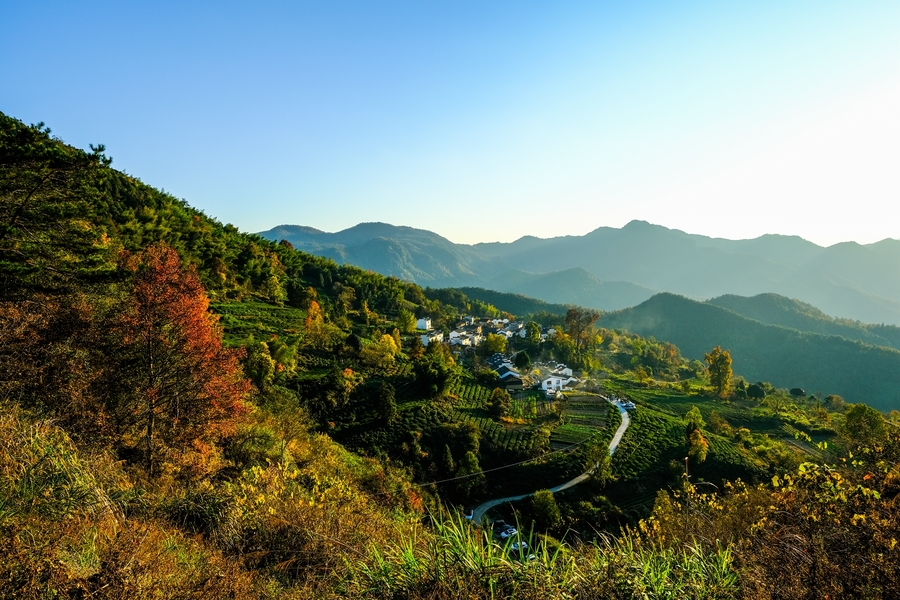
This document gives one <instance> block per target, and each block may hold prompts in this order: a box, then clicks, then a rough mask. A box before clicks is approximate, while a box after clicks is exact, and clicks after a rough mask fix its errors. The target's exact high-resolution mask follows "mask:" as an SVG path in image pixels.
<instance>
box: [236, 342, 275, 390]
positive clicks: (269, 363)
mask: <svg viewBox="0 0 900 600" xmlns="http://www.w3.org/2000/svg"><path fill="white" fill-rule="evenodd" d="M247 354H248V355H247V360H246V361H245V362H244V370H245V372H246V374H247V376H248V377H250V379H251V380H252V381H253V383H254V384H256V387H257V388H259V389H260V390H265V389H266V388H267V387H269V386H270V385H272V383H273V382H274V381H275V359H274V358H272V354H271V353H270V352H269V346H267V345H266V343H265V342H259V343H258V344H255V345H253V346H251V347H250V350H249V351H248V353H247Z"/></svg>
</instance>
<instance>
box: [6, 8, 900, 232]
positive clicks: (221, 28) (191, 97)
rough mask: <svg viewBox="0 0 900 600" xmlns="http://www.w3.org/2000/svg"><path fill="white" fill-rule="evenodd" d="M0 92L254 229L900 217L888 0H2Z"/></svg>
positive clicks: (792, 226) (499, 227)
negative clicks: (445, 0) (378, 224)
mask: <svg viewBox="0 0 900 600" xmlns="http://www.w3.org/2000/svg"><path fill="white" fill-rule="evenodd" d="M0 23H2V25H0V32H2V34H0V111H3V112H5V113H7V114H9V115H12V116H15V117H17V118H19V119H21V120H23V121H26V122H29V123H31V122H37V121H44V122H46V123H47V124H48V125H49V126H50V127H51V128H52V129H53V132H54V134H56V135H58V136H59V137H61V138H62V139H63V140H65V141H66V142H69V143H71V144H74V145H77V146H81V147H87V145H88V144H89V143H98V142H100V143H104V144H106V146H107V150H108V152H109V154H110V155H111V156H112V157H113V158H114V166H116V167H118V168H119V169H122V170H124V171H127V172H128V173H130V174H132V175H134V176H137V177H139V178H140V179H142V180H143V181H145V182H146V183H149V184H151V185H154V186H156V187H160V188H164V189H165V190H167V191H169V192H170V193H172V194H174V195H176V196H178V197H181V198H185V199H186V200H187V201H188V202H190V203H191V204H192V205H193V206H196V207H198V208H200V209H202V210H204V211H205V212H206V213H207V214H210V215H212V216H215V217H216V218H218V219H219V220H221V221H223V222H231V223H234V224H235V225H237V226H238V227H240V228H241V229H242V230H245V231H260V230H263V229H268V228H270V227H272V226H275V225H278V224H282V223H296V224H303V225H309V226H313V227H317V228H320V229H324V230H327V231H337V230H339V229H343V228H346V227H349V226H352V225H354V224H356V223H358V222H361V221H385V222H389V223H394V224H397V225H410V226H413V227H420V228H425V229H430V230H433V231H436V232H438V233H440V234H442V235H444V236H446V237H448V238H450V239H451V240H453V241H456V242H466V243H472V242H477V241H492V240H502V241H511V240H513V239H516V238H518V237H521V236H522V235H526V234H530V235H538V236H540V237H550V236H556V235H580V234H583V233H586V232H588V231H591V230H593V229H595V228H597V227H599V226H602V225H607V226H616V227H618V226H621V225H624V224H625V223H627V222H628V221H629V220H631V219H644V220H647V221H650V222H653V223H658V224H661V225H665V226H668V227H675V228H679V229H683V230H685V231H689V232H692V233H702V234H706V235H715V236H720V237H729V238H747V237H755V236H758V235H761V234H763V233H786V234H797V235H801V236H803V237H805V238H807V239H810V240H813V241H815V242H817V243H820V244H831V243H834V242H837V241H842V240H856V241H860V242H872V241H876V240H879V239H882V238H885V237H893V238H900V218H898V217H900V2H897V1H896V0H890V1H866V0H859V1H854V2H846V1H841V2H832V1H829V0H816V1H811V2H791V1H778V2H765V1H761V0H754V1H749V2H739V1H735V2H639V1H635V2H599V1H594V2H541V3H537V2H521V1H517V2H492V3H484V2H452V3H449V2H448V3H438V2H421V1H420V2H337V1H332V0H329V1H328V2H320V3H303V2H199V1H198V2H172V3H168V2H146V3H137V2H71V1H69V2H43V1H40V0H29V1H28V2H16V1H13V0H0Z"/></svg>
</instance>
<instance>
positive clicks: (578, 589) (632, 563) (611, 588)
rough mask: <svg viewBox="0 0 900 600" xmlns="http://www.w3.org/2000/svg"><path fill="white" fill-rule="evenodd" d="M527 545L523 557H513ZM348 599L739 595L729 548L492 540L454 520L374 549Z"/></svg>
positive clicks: (628, 540) (627, 540)
mask: <svg viewBox="0 0 900 600" xmlns="http://www.w3.org/2000/svg"><path fill="white" fill-rule="evenodd" d="M523 541H524V542H526V543H527V544H528V546H529V550H528V551H527V552H524V553H522V554H521V555H519V554H518V553H516V552H514V551H513V550H512V544H513V543H514V542H523ZM346 592H347V593H348V595H350V596H354V595H358V596H360V597H363V596H365V597H372V598H410V599H417V598H435V599H444V598H447V599H449V598H524V599H528V598H535V599H537V598H541V599H543V600H555V599H560V600H562V599H574V598H584V599H587V598H622V599H626V598H627V599H632V598H635V599H636V598H646V599H655V598H660V599H662V598H685V599H697V600H700V599H704V600H705V599H713V598H716V599H727V598H734V597H737V595H738V578H737V574H736V573H735V571H734V568H733V555H732V551H731V550H730V548H728V547H717V548H716V549H715V550H714V551H712V552H708V551H705V550H703V549H702V547H701V546H700V545H699V544H688V545H687V546H686V547H682V548H653V547H649V546H647V545H642V544H641V543H640V540H639V538H637V537H636V536H635V534H633V533H629V534H626V535H625V536H623V537H622V538H620V539H618V540H614V539H612V538H609V537H601V538H599V539H598V540H596V541H594V542H593V543H590V544H578V545H572V546H569V545H567V544H564V543H547V542H546V541H544V539H543V538H542V537H541V536H538V535H535V534H534V532H530V533H528V534H523V535H519V536H513V538H510V539H509V540H507V541H506V542H505V543H500V542H496V541H494V540H493V539H492V538H491V537H490V535H489V533H488V532H487V531H486V530H482V529H479V528H476V527H473V526H472V525H471V524H469V523H467V522H465V521H464V520H463V519H461V518H458V517H442V518H436V519H435V522H434V527H433V532H432V533H431V534H429V535H428V536H427V537H426V536H423V537H420V538H418V539H412V538H407V539H405V540H403V541H401V542H395V543H393V544H389V545H387V546H378V547H376V546H373V547H371V548H370V553H369V556H367V557H366V559H364V560H360V561H357V562H356V564H355V565H354V566H353V569H352V577H351V581H350V582H349V584H348V586H347V588H346Z"/></svg>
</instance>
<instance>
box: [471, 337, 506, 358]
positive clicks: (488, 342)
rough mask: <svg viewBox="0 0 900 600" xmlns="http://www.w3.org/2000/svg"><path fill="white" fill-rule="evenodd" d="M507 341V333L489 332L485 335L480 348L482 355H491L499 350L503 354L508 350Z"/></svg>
mask: <svg viewBox="0 0 900 600" xmlns="http://www.w3.org/2000/svg"><path fill="white" fill-rule="evenodd" d="M507 343H508V341H507V339H506V336H505V335H499V334H496V333H489V334H487V335H486V336H485V337H484V340H483V341H482V342H481V345H480V346H479V347H478V350H479V353H480V354H481V355H482V356H491V355H493V354H496V353H498V352H499V353H500V354H503V353H504V352H506V346H507Z"/></svg>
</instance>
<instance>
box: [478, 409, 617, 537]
mask: <svg viewBox="0 0 900 600" xmlns="http://www.w3.org/2000/svg"><path fill="white" fill-rule="evenodd" d="M614 404H615V405H616V408H618V409H619V414H620V415H621V417H622V423H621V424H620V425H619V428H618V429H616V433H615V435H613V438H612V440H611V441H610V442H609V453H610V455H612V454H614V453H615V451H616V448H618V446H619V442H621V441H622V436H623V435H624V434H625V430H626V429H628V426H629V425H630V424H631V417H630V416H629V415H628V411H627V410H625V407H624V406H622V403H621V402H615V403H614ZM594 468H596V466H595V467H594ZM593 472H594V469H591V470H589V471H587V472H585V473H582V474H581V475H579V476H578V477H576V478H574V479H570V480H569V481H567V482H565V483H561V484H559V485H558V486H556V487H552V488H550V491H551V492H553V493H556V492H561V491H563V490H567V489H569V488H570V487H573V486H576V485H578V484H579V483H582V482H584V481H586V480H587V479H588V478H589V477H590V476H591V474H592V473H593ZM536 491H538V490H535V492H536ZM535 492H530V493H528V494H521V495H519V496H507V497H506V498H497V499H495V500H488V501H487V502H485V503H483V504H480V505H479V506H478V507H476V508H475V510H474V511H473V512H472V521H473V522H474V523H481V520H482V519H483V518H484V515H485V513H486V512H487V511H489V510H490V509H492V508H494V507H495V506H499V505H501V504H503V503H504V502H515V501H516V500H523V499H525V498H528V497H530V496H533V495H534V493H535Z"/></svg>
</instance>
